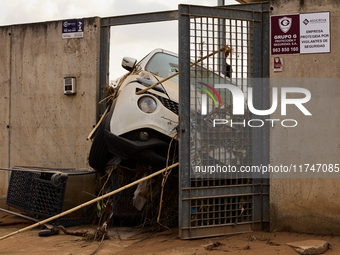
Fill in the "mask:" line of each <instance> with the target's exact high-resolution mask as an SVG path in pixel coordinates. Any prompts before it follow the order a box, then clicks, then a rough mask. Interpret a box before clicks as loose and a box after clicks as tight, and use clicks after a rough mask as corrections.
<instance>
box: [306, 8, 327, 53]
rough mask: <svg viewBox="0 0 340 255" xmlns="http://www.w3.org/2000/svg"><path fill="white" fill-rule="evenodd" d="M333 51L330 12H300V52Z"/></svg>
mask: <svg viewBox="0 0 340 255" xmlns="http://www.w3.org/2000/svg"><path fill="white" fill-rule="evenodd" d="M323 52H331V47H330V28H329V12H319V13H305V14H300V53H323Z"/></svg>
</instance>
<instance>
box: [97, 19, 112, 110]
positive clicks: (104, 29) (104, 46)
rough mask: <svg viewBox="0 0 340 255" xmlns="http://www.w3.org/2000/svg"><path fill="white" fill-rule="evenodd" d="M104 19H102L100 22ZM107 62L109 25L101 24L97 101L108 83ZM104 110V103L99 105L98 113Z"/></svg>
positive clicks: (108, 55) (108, 60)
mask: <svg viewBox="0 0 340 255" xmlns="http://www.w3.org/2000/svg"><path fill="white" fill-rule="evenodd" d="M103 21H105V20H104V19H103V20H101V22H103ZM109 64H110V27H109V26H101V28H100V70H99V88H98V89H99V102H100V101H101V100H103V99H104V98H105V94H104V91H103V90H102V87H103V86H104V87H105V86H108V85H109ZM104 111H105V105H104V104H101V105H99V112H98V114H99V115H101V114H103V113H104Z"/></svg>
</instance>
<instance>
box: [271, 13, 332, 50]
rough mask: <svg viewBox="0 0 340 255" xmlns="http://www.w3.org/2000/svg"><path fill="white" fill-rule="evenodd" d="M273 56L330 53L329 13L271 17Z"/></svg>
mask: <svg viewBox="0 0 340 255" xmlns="http://www.w3.org/2000/svg"><path fill="white" fill-rule="evenodd" d="M270 32H271V36H270V38H271V45H270V46H271V55H283V54H306V53H329V52H331V49H330V17H329V12H318V13H304V14H290V15H278V16H271V17H270Z"/></svg>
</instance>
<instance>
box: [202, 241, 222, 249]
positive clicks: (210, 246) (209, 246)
mask: <svg viewBox="0 0 340 255" xmlns="http://www.w3.org/2000/svg"><path fill="white" fill-rule="evenodd" d="M220 245H222V243H221V242H218V241H216V242H214V243H213V244H210V245H208V246H207V247H205V249H206V250H207V251H212V250H216V248H217V247H218V246H220Z"/></svg>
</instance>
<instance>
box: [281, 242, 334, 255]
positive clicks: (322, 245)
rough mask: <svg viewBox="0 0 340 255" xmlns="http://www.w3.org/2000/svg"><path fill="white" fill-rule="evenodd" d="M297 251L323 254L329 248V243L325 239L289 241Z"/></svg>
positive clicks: (289, 244) (303, 254)
mask: <svg viewBox="0 0 340 255" xmlns="http://www.w3.org/2000/svg"><path fill="white" fill-rule="evenodd" d="M287 245H288V246H290V247H292V248H293V249H294V250H295V251H296V252H298V253H300V254H302V255H305V254H322V253H324V252H325V251H327V250H328V246H329V244H328V243H327V242H326V241H324V240H305V241H298V242H293V243H287Z"/></svg>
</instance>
